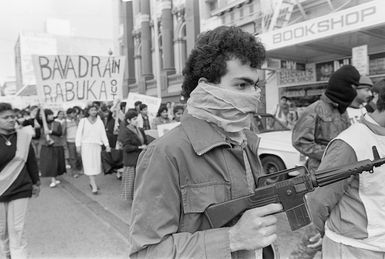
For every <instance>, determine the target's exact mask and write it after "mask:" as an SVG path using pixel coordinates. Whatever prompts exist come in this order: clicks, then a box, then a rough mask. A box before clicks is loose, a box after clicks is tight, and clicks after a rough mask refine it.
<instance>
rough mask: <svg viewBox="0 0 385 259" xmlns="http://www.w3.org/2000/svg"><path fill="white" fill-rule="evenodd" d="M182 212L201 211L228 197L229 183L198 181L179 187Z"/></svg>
mask: <svg viewBox="0 0 385 259" xmlns="http://www.w3.org/2000/svg"><path fill="white" fill-rule="evenodd" d="M181 191H182V202H183V210H184V213H186V214H187V213H202V212H204V211H205V209H206V208H207V207H208V206H209V205H211V204H216V203H220V202H224V201H227V200H229V199H230V183H217V182H214V183H213V182H210V183H199V184H188V185H185V186H182V187H181Z"/></svg>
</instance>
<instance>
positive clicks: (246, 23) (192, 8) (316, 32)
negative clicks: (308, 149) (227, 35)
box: [121, 0, 385, 112]
mask: <svg viewBox="0 0 385 259" xmlns="http://www.w3.org/2000/svg"><path fill="white" fill-rule="evenodd" d="M121 4H122V10H124V15H122V18H123V19H122V21H124V26H123V27H124V30H123V34H122V38H121V43H122V51H123V52H124V53H125V54H126V55H127V58H128V70H127V76H126V82H127V85H128V91H133V92H139V93H143V94H147V95H153V96H156V95H158V96H161V97H162V99H163V100H164V101H178V100H179V97H180V96H179V95H180V90H181V88H180V87H181V83H182V69H183V66H184V63H185V61H186V58H187V56H188V54H189V52H190V50H191V49H192V47H193V45H194V42H195V39H196V36H197V35H198V34H199V32H201V31H206V30H209V29H213V28H215V27H217V26H220V25H233V26H238V27H241V28H242V29H243V30H245V31H248V32H250V33H252V34H254V35H255V36H256V38H258V39H259V40H260V41H261V42H262V43H263V44H264V45H265V47H266V50H267V56H268V59H267V62H266V64H265V66H264V73H263V75H264V76H262V78H263V79H265V80H263V81H264V82H265V84H263V86H262V87H263V95H264V98H263V100H265V102H266V103H264V104H263V108H262V110H266V111H267V112H273V111H274V109H275V107H276V105H277V103H278V100H279V98H280V97H281V96H287V97H289V98H290V100H291V101H292V103H293V104H294V105H295V106H297V107H304V106H307V105H308V104H310V103H311V102H313V101H315V100H316V99H318V98H319V96H320V95H321V94H322V92H323V90H324V89H325V87H326V85H327V81H328V78H329V76H330V74H331V73H332V72H334V71H335V70H336V69H338V68H339V67H340V66H342V65H343V64H353V65H355V66H357V67H359V69H360V71H361V73H363V74H368V75H369V76H370V77H371V78H372V79H373V80H374V81H376V80H379V79H381V78H384V77H385V48H384V46H385V45H384V44H383V41H384V39H385V38H384V36H383V35H385V19H382V18H381V13H382V11H384V9H385V5H384V4H383V1H380V0H355V1H344V0H133V1H132V2H131V1H129V2H122V3H121Z"/></svg>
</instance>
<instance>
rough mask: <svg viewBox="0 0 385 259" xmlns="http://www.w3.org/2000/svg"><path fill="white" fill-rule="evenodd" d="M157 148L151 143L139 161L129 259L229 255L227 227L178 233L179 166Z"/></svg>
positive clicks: (227, 256)
mask: <svg viewBox="0 0 385 259" xmlns="http://www.w3.org/2000/svg"><path fill="white" fill-rule="evenodd" d="M157 149H158V148H157V147H156V146H154V145H150V146H149V147H147V149H146V150H145V151H144V152H142V153H141V155H140V157H139V161H138V166H137V173H136V179H135V185H134V186H135V192H134V201H133V205H132V209H131V217H130V224H129V225H130V229H129V236H130V237H129V245H130V246H129V247H130V248H129V249H130V251H129V253H130V258H159V256H160V255H161V257H162V258H231V252H230V240H229V234H228V228H220V229H210V230H203V231H197V232H194V233H189V232H178V230H179V228H180V227H182V226H181V225H180V221H181V218H180V217H181V214H182V211H181V204H182V200H181V194H180V193H181V190H180V188H179V177H178V168H177V166H176V165H175V164H174V162H173V161H172V158H170V156H168V155H167V154H165V152H164V151H163V152H161V151H160V150H157Z"/></svg>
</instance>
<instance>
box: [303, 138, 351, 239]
mask: <svg viewBox="0 0 385 259" xmlns="http://www.w3.org/2000/svg"><path fill="white" fill-rule="evenodd" d="M355 162H357V158H356V154H355V152H354V150H353V148H352V147H351V146H349V145H348V144H346V143H345V142H344V141H342V140H334V141H333V142H332V143H331V144H330V146H329V147H328V149H327V150H326V151H325V156H324V158H323V159H322V162H321V164H320V166H319V168H318V170H323V169H328V168H332V167H336V166H344V165H347V164H352V163H355ZM353 177H354V176H352V177H351V178H348V179H345V180H342V181H339V182H336V183H333V184H331V185H328V186H324V187H321V188H317V189H316V190H315V191H314V192H313V193H311V194H309V195H308V196H307V203H308V207H309V209H310V212H311V215H312V221H313V224H314V225H315V226H316V228H317V229H318V231H319V232H321V233H322V234H323V233H324V230H325V222H326V220H327V219H328V218H329V216H330V213H331V211H332V210H333V208H334V207H335V206H336V205H337V204H338V202H339V201H340V199H341V198H342V196H343V195H344V193H345V191H346V189H347V188H348V187H349V184H350V182H351V180H352V179H353Z"/></svg>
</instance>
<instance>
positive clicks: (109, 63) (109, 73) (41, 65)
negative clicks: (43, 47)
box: [32, 55, 126, 103]
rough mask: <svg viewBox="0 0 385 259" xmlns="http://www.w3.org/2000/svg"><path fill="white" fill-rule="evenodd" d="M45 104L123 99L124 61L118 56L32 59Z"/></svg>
mask: <svg viewBox="0 0 385 259" xmlns="http://www.w3.org/2000/svg"><path fill="white" fill-rule="evenodd" d="M32 61H33V65H34V71H35V76H36V87H37V94H38V97H39V100H40V101H41V102H42V103H66V102H76V101H111V100H115V99H118V98H119V99H122V87H123V85H122V83H123V75H124V69H125V63H126V62H125V58H124V57H115V56H81V55H80V56H72V55H71V56H69V55H57V56H44V55H36V56H32Z"/></svg>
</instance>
